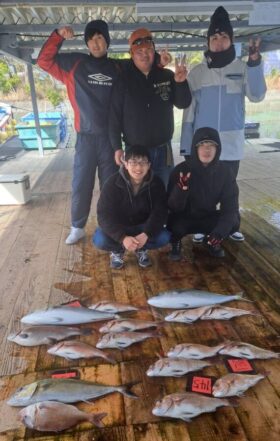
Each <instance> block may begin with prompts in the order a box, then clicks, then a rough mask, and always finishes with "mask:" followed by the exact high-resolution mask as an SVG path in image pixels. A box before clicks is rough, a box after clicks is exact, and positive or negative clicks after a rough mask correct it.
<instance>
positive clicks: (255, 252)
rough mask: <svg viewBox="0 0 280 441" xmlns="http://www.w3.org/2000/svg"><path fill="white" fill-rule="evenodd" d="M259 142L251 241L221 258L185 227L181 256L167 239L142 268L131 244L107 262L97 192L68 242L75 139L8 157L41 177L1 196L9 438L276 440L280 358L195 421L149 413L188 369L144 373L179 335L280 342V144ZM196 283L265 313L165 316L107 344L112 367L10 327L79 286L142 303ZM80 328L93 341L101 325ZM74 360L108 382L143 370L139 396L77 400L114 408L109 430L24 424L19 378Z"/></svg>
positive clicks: (247, 203) (13, 168)
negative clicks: (15, 194)
mask: <svg viewBox="0 0 280 441" xmlns="http://www.w3.org/2000/svg"><path fill="white" fill-rule="evenodd" d="M262 150H264V148H263V147H261V146H258V145H254V144H251V145H248V146H247V148H246V158H245V160H244V161H243V162H242V164H241V170H240V173H239V187H240V202H241V206H242V208H243V211H242V228H241V230H242V232H243V233H244V234H245V236H246V241H245V242H244V243H241V244H238V243H233V242H230V241H227V243H226V244H225V248H226V253H227V255H226V258H225V259H223V260H217V259H214V258H209V257H208V255H207V254H206V253H205V251H204V249H203V248H202V247H201V246H199V245H195V246H193V245H192V243H191V240H190V238H187V239H186V240H185V242H184V260H183V261H182V262H180V263H172V262H170V261H169V260H168V258H167V249H162V250H160V251H159V252H153V253H151V255H152V260H153V266H152V267H151V268H148V269H145V270H143V269H139V267H138V266H137V264H136V261H135V257H134V256H133V255H128V256H127V258H126V266H125V268H124V269H123V270H121V271H113V270H110V269H109V259H108V255H107V254H106V253H102V252H99V251H97V250H95V249H94V248H93V247H92V245H91V234H92V232H93V230H94V227H95V225H96V219H95V215H94V214H95V206H96V199H97V197H98V192H96V193H95V194H94V201H93V204H92V216H91V217H90V220H89V222H88V225H87V229H86V230H87V237H86V240H85V241H84V242H82V243H80V244H78V245H76V246H66V245H65V244H64V240H65V237H66V235H67V233H68V229H69V223H70V217H69V212H70V195H71V168H72V158H73V151H72V150H71V149H66V150H60V151H53V152H47V153H46V155H45V157H44V158H39V157H38V154H37V153H36V152H26V153H24V154H20V155H19V156H18V157H17V158H16V159H14V160H11V161H9V162H6V163H1V164H0V174H5V173H7V174H9V173H28V174H29V175H30V177H31V184H32V200H31V201H30V202H29V203H28V204H27V205H25V206H21V207H15V206H2V207H1V206H0V241H1V242H0V243H1V247H0V277H1V278H0V280H1V286H0V293H1V294H0V323H1V328H0V335H1V338H0V352H1V365H0V376H1V378H0V441H12V440H23V439H24V440H31V439H38V440H39V439H40V440H51V439H55V440H63V441H64V440H65V441H68V440H69V441H70V440H71V441H72V440H75V441H78V440H79V441H88V440H94V441H118V440H120V441H174V440H177V441H181V440H182V441H183V440H184V441H267V440H269V441H279V439H280V376H279V368H280V361H279V360H265V361H256V362H255V367H256V369H257V371H262V370H265V371H267V372H269V375H268V377H267V378H266V379H264V380H263V381H261V382H260V383H258V384H257V385H256V386H255V387H254V388H251V389H250V390H249V391H247V392H246V393H245V396H244V397H242V398H240V400H239V405H238V407H235V408H233V407H232V408H221V409H219V410H218V411H217V412H215V413H213V414H204V415H202V416H199V417H197V418H196V419H194V420H193V422H191V423H184V422H183V421H180V420H178V421H177V420H171V419H169V420H168V419H159V418H157V417H154V416H153V415H152V413H151V409H152V407H153V404H154V402H155V401H156V399H157V398H159V397H162V396H163V395H165V394H166V393H172V392H175V391H183V390H184V388H185V385H186V378H184V377H183V378H182V379H155V378H154V379H153V378H148V377H147V376H146V375H145V371H146V369H147V367H148V366H149V364H150V363H151V362H152V361H154V360H155V359H156V353H165V352H166V351H167V349H168V348H170V347H171V346H172V345H174V344H176V343H179V342H196V343H203V344H207V345H214V344H216V343H218V342H221V341H222V340H224V339H234V340H242V341H245V342H248V343H252V344H255V345H258V346H261V347H264V348H268V349H272V350H275V351H279V350H280V339H279V332H280V315H279V311H280V277H279V276H280V190H279V189H280V151H279V152H275V153H267V154H262V153H259V152H260V151H262ZM268 150H269V149H268ZM192 287H193V288H196V289H207V290H209V291H213V292H219V293H235V292H239V291H243V292H244V294H245V296H246V298H248V299H250V300H252V302H253V303H248V302H243V301H239V302H232V304H231V305H230V306H236V307H242V308H244V309H250V310H254V311H259V312H260V313H261V316H260V317H253V316H247V317H240V318H235V319H232V320H230V321H225V322H222V321H206V322H197V323H195V324H192V325H188V326H184V325H180V324H168V325H166V326H164V327H163V328H162V329H161V333H162V337H161V338H157V339H155V338H154V339H150V340H147V341H145V342H143V343H139V344H136V345H134V346H132V347H131V348H128V349H125V350H124V351H122V352H121V351H118V350H109V352H110V353H111V354H112V355H113V356H115V357H116V359H117V360H118V363H117V364H116V365H114V366H112V365H108V364H100V363H99V364H98V362H97V361H96V360H93V361H80V362H79V363H77V362H68V361H65V360H64V359H62V358H58V357H56V358H55V357H52V356H51V355H48V354H47V353H46V347H45V346H42V347H39V348H37V347H33V348H24V347H21V346H18V345H16V344H13V343H11V342H9V341H8V340H7V335H8V334H10V333H11V332H14V331H16V330H19V329H20V323H19V320H20V318H21V317H22V316H23V315H25V314H26V313H28V312H30V311H33V310H35V309H39V308H46V307H47V306H48V305H57V304H60V303H63V302H66V301H68V300H70V299H72V298H73V297H74V298H79V299H80V300H81V301H82V302H84V303H85V304H90V303H93V302H94V301H97V300H99V299H114V300H117V301H120V302H126V303H133V304H135V305H137V306H145V305H146V304H147V298H148V297H149V296H151V295H154V294H156V293H158V292H160V291H162V290H166V289H171V288H192ZM153 314H154V312H153V311H152V310H150V309H147V310H141V312H140V313H138V315H137V316H138V317H140V318H146V319H153ZM86 327H88V325H87V326H86ZM81 338H82V339H83V341H86V342H90V343H91V344H94V343H95V342H96V339H97V333H94V334H93V335H92V336H87V337H81ZM66 367H78V368H79V370H80V373H81V378H83V379H88V380H92V381H98V382H104V383H107V384H123V383H127V382H130V381H134V380H135V381H137V380H140V381H141V382H140V383H139V384H138V385H136V386H135V387H134V391H135V392H136V393H137V394H138V395H139V396H140V397H141V398H140V399H139V400H132V399H129V398H123V397H122V396H121V395H120V394H117V393H116V394H112V395H109V396H107V397H105V398H103V399H100V400H98V401H96V402H95V403H93V404H92V405H91V404H86V403H81V404H79V405H78V407H79V408H81V409H86V410H88V411H93V412H100V411H102V412H107V413H108V416H107V417H106V418H105V419H104V423H105V426H106V427H105V428H104V429H96V428H92V426H91V425H90V424H87V423H84V424H82V425H80V426H77V427H76V428H74V429H70V430H68V431H66V432H63V433H61V434H60V435H54V434H51V433H40V432H36V431H31V430H29V429H25V428H24V427H23V426H22V425H21V424H20V423H19V422H18V421H17V412H18V410H17V409H16V408H10V407H9V406H8V405H7V404H6V403H5V401H6V400H7V398H8V397H9V396H10V395H11V394H12V392H14V390H15V389H16V388H17V387H19V386H21V385H24V384H28V383H30V382H32V381H34V380H36V379H41V378H45V377H48V376H49V371H50V370H53V369H60V368H66ZM203 372H204V373H205V374H206V375H214V376H216V377H219V376H221V375H223V374H225V373H226V372H227V371H226V368H225V366H224V365H223V364H222V363H220V364H218V365H216V366H211V367H209V368H207V369H205V370H204V371H203Z"/></svg>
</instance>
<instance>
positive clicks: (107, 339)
mask: <svg viewBox="0 0 280 441" xmlns="http://www.w3.org/2000/svg"><path fill="white" fill-rule="evenodd" d="M152 337H160V335H159V334H158V333H157V332H156V331H151V332H129V331H128V332H109V333H108V334H103V335H102V336H101V337H100V339H99V340H98V342H97V344H96V347H97V348H100V349H102V348H118V349H124V348H127V347H128V346H130V345H132V344H134V343H138V342H140V341H143V340H146V339H147V338H152Z"/></svg>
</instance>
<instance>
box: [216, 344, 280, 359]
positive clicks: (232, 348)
mask: <svg viewBox="0 0 280 441" xmlns="http://www.w3.org/2000/svg"><path fill="white" fill-rule="evenodd" d="M219 354H223V355H231V356H232V357H239V358H247V359H248V360H253V359H254V358H259V359H263V360H266V359H269V358H280V353H279V352H278V353H277V352H273V351H269V350H267V349H262V348H259V347H258V346H254V345H250V344H249V343H243V342H229V343H227V344H225V345H224V347H223V348H222V349H221V350H220V351H219Z"/></svg>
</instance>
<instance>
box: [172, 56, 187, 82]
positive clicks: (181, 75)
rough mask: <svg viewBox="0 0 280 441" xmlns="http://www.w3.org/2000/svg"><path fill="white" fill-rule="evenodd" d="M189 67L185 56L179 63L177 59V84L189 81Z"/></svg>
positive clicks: (175, 76) (175, 77)
mask: <svg viewBox="0 0 280 441" xmlns="http://www.w3.org/2000/svg"><path fill="white" fill-rule="evenodd" d="M187 74H188V71H187V66H186V55H184V56H183V57H182V58H181V60H180V61H179V60H178V58H175V75H174V79H175V81H176V83H182V82H183V81H186V79H187Z"/></svg>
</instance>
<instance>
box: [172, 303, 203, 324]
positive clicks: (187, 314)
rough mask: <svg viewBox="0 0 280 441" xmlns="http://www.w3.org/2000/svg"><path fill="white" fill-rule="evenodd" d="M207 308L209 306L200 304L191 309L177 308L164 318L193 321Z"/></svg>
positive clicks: (175, 320) (183, 321) (184, 321)
mask: <svg viewBox="0 0 280 441" xmlns="http://www.w3.org/2000/svg"><path fill="white" fill-rule="evenodd" d="M208 309H209V306H201V307H200V308H193V309H178V310H177V311H173V312H172V313H171V314H168V315H167V316H166V317H165V318H164V320H165V321H166V322H179V323H193V322H195V321H196V320H199V319H200V318H201V317H202V316H203V314H205V313H206V312H207V311H208Z"/></svg>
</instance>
